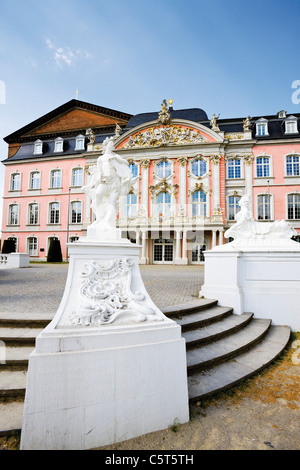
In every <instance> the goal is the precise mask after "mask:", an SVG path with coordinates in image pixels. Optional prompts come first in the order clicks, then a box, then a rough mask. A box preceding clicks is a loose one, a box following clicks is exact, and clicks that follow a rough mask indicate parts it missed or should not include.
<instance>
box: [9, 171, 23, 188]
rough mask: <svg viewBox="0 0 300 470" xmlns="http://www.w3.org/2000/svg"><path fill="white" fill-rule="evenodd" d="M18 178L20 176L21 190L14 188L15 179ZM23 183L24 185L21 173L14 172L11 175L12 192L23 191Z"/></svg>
mask: <svg viewBox="0 0 300 470" xmlns="http://www.w3.org/2000/svg"><path fill="white" fill-rule="evenodd" d="M16 176H19V188H14V187H13V186H14V178H15V177H16ZM21 183H22V178H21V173H20V172H19V171H14V172H13V173H12V174H11V175H10V191H21Z"/></svg>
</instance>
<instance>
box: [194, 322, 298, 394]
mask: <svg viewBox="0 0 300 470" xmlns="http://www.w3.org/2000/svg"><path fill="white" fill-rule="evenodd" d="M290 334H291V330H290V328H289V327H288V326H274V325H272V326H271V327H270V329H269V332H268V333H267V335H266V336H265V338H264V339H263V340H262V341H261V342H260V343H259V344H257V345H256V346H253V347H252V348H251V350H250V351H247V352H244V353H243V354H241V355H239V356H238V357H236V358H235V359H233V360H229V361H227V362H225V363H223V364H220V365H217V366H215V367H212V368H211V369H207V370H206V371H203V372H197V373H194V374H193V375H191V376H189V377H188V389H189V399H190V401H196V400H199V399H203V398H206V397H208V396H210V395H212V394H214V393H216V392H220V391H222V390H225V389H227V388H229V387H233V386H234V385H236V384H237V383H239V382H240V381H241V380H245V379H247V378H249V377H251V376H252V375H254V374H256V373H258V372H259V371H261V370H262V369H264V368H265V367H267V366H268V365H269V364H270V363H271V362H272V361H274V360H275V359H276V358H277V357H278V356H279V354H281V352H282V351H283V350H284V348H285V347H286V346H287V344H288V342H289V339H290Z"/></svg>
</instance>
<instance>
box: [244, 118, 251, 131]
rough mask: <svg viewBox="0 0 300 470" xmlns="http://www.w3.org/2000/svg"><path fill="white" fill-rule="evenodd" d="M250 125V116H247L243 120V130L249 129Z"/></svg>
mask: <svg viewBox="0 0 300 470" xmlns="http://www.w3.org/2000/svg"><path fill="white" fill-rule="evenodd" d="M251 126H252V124H251V117H250V116H247V117H246V119H244V120H243V128H244V131H249V130H250V129H251Z"/></svg>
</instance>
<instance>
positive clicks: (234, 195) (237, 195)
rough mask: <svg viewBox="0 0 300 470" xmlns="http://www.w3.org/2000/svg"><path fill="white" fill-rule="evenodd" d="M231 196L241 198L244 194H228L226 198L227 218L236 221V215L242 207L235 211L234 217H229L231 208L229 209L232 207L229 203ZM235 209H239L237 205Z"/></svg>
mask: <svg viewBox="0 0 300 470" xmlns="http://www.w3.org/2000/svg"><path fill="white" fill-rule="evenodd" d="M230 197H235V198H239V200H240V199H241V197H242V196H241V195H240V194H228V195H227V198H226V199H227V220H228V221H230V222H234V221H235V216H236V214H237V213H238V212H239V211H240V209H238V210H235V211H234V216H233V219H230V218H229V212H230V210H229V207H230V205H229V198H230ZM234 207H235V206H234ZM235 209H237V208H236V207H235Z"/></svg>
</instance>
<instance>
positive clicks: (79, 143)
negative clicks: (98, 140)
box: [75, 134, 85, 150]
mask: <svg viewBox="0 0 300 470" xmlns="http://www.w3.org/2000/svg"><path fill="white" fill-rule="evenodd" d="M75 150H85V137H84V135H81V134H80V135H78V136H77V137H76V144H75Z"/></svg>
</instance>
